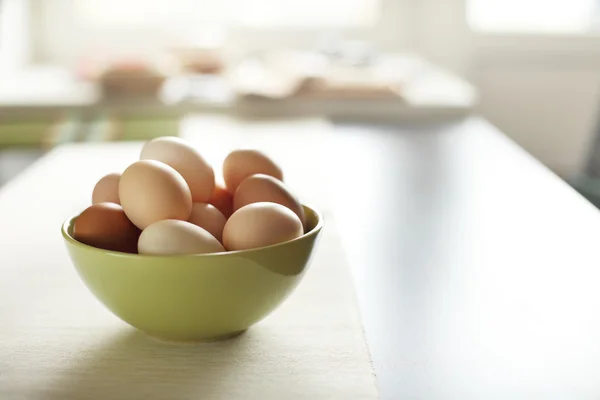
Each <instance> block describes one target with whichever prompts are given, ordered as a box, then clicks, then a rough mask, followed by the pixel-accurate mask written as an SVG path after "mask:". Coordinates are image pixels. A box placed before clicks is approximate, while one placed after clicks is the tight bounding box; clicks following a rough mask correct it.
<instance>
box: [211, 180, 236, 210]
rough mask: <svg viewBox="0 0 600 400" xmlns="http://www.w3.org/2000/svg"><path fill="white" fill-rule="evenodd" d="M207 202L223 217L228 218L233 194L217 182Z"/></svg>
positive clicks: (231, 207) (231, 208)
mask: <svg viewBox="0 0 600 400" xmlns="http://www.w3.org/2000/svg"><path fill="white" fill-rule="evenodd" d="M208 202H209V203H210V204H212V205H213V206H215V207H217V208H218V209H219V211H221V212H222V213H223V215H224V216H225V218H229V217H230V216H231V214H233V195H232V194H231V193H229V192H228V191H227V189H225V188H224V187H223V186H221V185H220V184H218V183H217V184H216V185H215V190H214V192H213V194H212V196H211V198H210V199H209V200H208Z"/></svg>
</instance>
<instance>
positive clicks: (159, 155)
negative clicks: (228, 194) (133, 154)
mask: <svg viewBox="0 0 600 400" xmlns="http://www.w3.org/2000/svg"><path fill="white" fill-rule="evenodd" d="M140 159H141V160H156V161H161V162H164V163H165V164H167V165H169V166H171V167H173V168H174V169H175V170H176V171H177V172H179V173H180V174H181V176H183V179H185V181H186V182H187V184H188V186H189V187H190V191H191V192H192V200H193V201H194V202H206V201H208V199H209V198H210V196H211V195H212V193H213V190H214V187H215V173H214V171H213V168H212V166H211V165H210V164H209V163H208V162H207V161H206V160H205V159H204V157H202V155H201V154H200V153H199V152H198V151H197V150H196V149H194V148H193V147H192V146H190V145H189V144H188V143H186V142H185V141H184V140H183V139H180V138H178V137H171V136H168V137H160V138H156V139H153V140H151V141H149V142H148V143H146V145H145V146H144V148H143V149H142V153H141V155H140Z"/></svg>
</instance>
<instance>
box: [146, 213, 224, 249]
mask: <svg viewBox="0 0 600 400" xmlns="http://www.w3.org/2000/svg"><path fill="white" fill-rule="evenodd" d="M223 251H225V249H224V248H223V245H221V243H220V242H219V241H218V240H217V239H216V238H215V237H214V236H213V235H211V234H210V233H209V232H208V231H206V230H205V229H202V228H200V227H199V226H197V225H194V224H192V223H190V222H186V221H179V220H174V219H167V220H163V221H158V222H155V223H153V224H152V225H150V226H148V227H147V228H146V229H144V230H143V231H142V234H141V235H140V239H139V241H138V252H139V253H140V254H151V255H176V254H206V253H221V252H223Z"/></svg>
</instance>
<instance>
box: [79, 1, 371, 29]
mask: <svg viewBox="0 0 600 400" xmlns="http://www.w3.org/2000/svg"><path fill="white" fill-rule="evenodd" d="M379 3H380V1H379V0H103V1H98V0H78V1H77V2H76V7H77V14H78V15H79V17H80V18H81V19H82V20H84V21H85V23H87V24H92V25H102V26H107V25H109V26H128V27H135V26H151V25H172V26H174V25H175V24H197V23H201V22H210V23H211V24H215V23H216V24H223V25H226V26H253V27H257V28H280V27H301V28H303V27H313V26H326V27H327V28H331V27H334V26H339V27H349V26H367V25H373V24H375V23H376V21H377V19H378V16H379V11H380V9H379V6H380V4H379Z"/></svg>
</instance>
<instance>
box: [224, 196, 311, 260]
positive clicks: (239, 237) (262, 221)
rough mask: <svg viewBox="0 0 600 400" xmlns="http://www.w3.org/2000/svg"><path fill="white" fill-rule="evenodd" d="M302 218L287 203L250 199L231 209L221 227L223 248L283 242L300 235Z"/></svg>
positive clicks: (239, 247)
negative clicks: (230, 213) (240, 206)
mask: <svg viewBox="0 0 600 400" xmlns="http://www.w3.org/2000/svg"><path fill="white" fill-rule="evenodd" d="M302 233H303V229H302V222H300V218H298V216H297V215H296V214H294V213H293V212H292V210H290V209H289V208H287V207H284V206H282V205H281V204H276V203H252V204H249V205H247V206H244V207H242V208H240V209H239V210H237V211H236V212H234V213H233V215H232V216H231V217H229V219H228V220H227V222H226V223H225V228H224V229H223V244H224V245H225V248H226V249H227V250H245V249H254V248H257V247H263V246H269V245H272V244H277V243H282V242H286V241H288V240H292V239H295V238H297V237H300V236H302Z"/></svg>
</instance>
